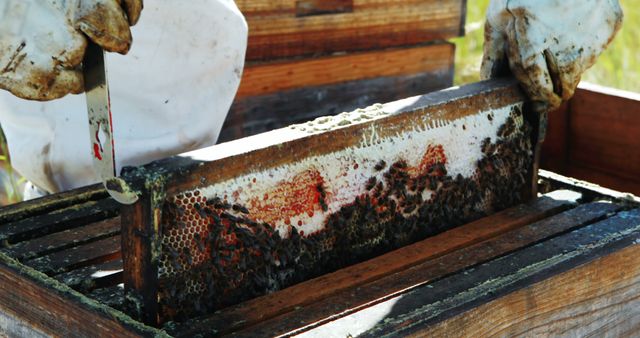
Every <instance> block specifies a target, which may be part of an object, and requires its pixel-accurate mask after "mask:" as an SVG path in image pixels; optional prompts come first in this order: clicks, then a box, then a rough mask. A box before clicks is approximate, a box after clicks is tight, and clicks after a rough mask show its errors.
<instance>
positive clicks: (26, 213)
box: [0, 184, 108, 225]
mask: <svg viewBox="0 0 640 338" xmlns="http://www.w3.org/2000/svg"><path fill="white" fill-rule="evenodd" d="M105 197H108V194H107V191H106V190H105V189H104V187H103V186H102V184H95V185H91V186H87V187H83V188H78V189H74V190H69V191H65V192H62V193H58V194H51V195H48V196H44V197H41V198H37V199H34V200H30V201H26V202H22V203H16V204H12V205H9V206H6V207H2V208H0V225H1V224H4V223H8V222H15V221H18V220H20V219H24V218H29V217H33V216H35V215H40V214H44V213H47V212H51V211H53V210H56V209H62V208H66V207H69V206H72V205H77V204H80V203H84V202H87V201H93V200H99V199H103V198H105Z"/></svg>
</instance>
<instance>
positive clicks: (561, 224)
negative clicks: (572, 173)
mask: <svg viewBox="0 0 640 338" xmlns="http://www.w3.org/2000/svg"><path fill="white" fill-rule="evenodd" d="M612 94H613V92H611V91H609V90H602V89H598V90H594V89H593V88H591V89H586V88H584V87H582V88H580V89H579V91H578V93H577V96H576V98H577V99H581V100H585V102H590V104H589V105H587V106H586V107H588V109H586V110H584V109H585V105H581V104H573V103H574V102H573V101H572V102H571V103H570V104H569V110H568V112H570V114H571V117H572V118H571V120H573V121H580V120H581V119H582V118H583V117H585V116H591V117H592V119H594V120H597V119H605V118H606V117H607V116H609V115H610V113H609V111H608V110H607V109H592V108H593V107H598V106H600V104H602V103H606V105H605V107H621V108H620V109H619V110H617V111H618V112H622V113H621V114H620V115H618V116H617V117H616V119H614V121H629V119H633V118H635V116H636V114H637V111H638V110H637V109H638V108H637V107H638V102H640V100H638V99H637V98H636V99H634V97H635V96H634V95H630V94H627V93H619V92H617V93H616V94H617V95H612ZM590 99H592V100H590ZM587 100H589V101H587ZM566 112H567V111H565V113H566ZM599 112H600V113H599ZM566 116H567V115H562V114H556V115H554V114H552V115H551V117H552V121H553V118H554V117H559V118H561V120H564V117H566ZM552 123H554V122H552ZM622 125H624V124H621V127H620V129H619V132H620V133H621V134H623V135H627V133H631V132H632V131H633V130H634V129H633V128H635V125H633V124H627V125H626V127H625V126H622ZM553 126H562V124H559V123H557V124H554V125H552V127H551V128H550V130H549V133H548V142H549V143H548V144H547V147H551V149H566V147H564V146H559V145H562V143H561V142H557V141H555V140H558V139H565V140H566V139H567V138H566V137H565V136H566V135H568V134H571V135H573V134H580V131H579V130H574V129H572V128H573V127H572V126H573V123H568V124H566V125H565V126H568V128H569V129H568V130H567V129H565V128H564V127H563V128H555V127H553ZM588 136H589V135H583V136H582V137H583V139H584V140H589V138H588ZM623 142H627V143H625V144H626V146H625V147H628V148H626V150H624V154H625V155H626V156H627V157H628V158H631V159H634V158H637V156H638V154H639V153H638V149H640V148H638V147H635V146H633V144H634V143H633V142H637V140H635V139H633V138H624V139H623ZM584 144H586V145H587V146H588V147H592V148H595V149H597V147H604V148H603V150H601V151H605V152H606V149H607V148H608V147H609V148H610V147H612V145H611V143H610V142H601V143H598V146H597V147H596V145H595V144H593V143H592V142H588V141H587V142H586V143H584ZM619 144H620V143H617V144H616V145H615V146H614V147H619ZM548 149H549V148H548ZM570 149H574V151H577V149H576V148H570ZM609 150H610V151H611V153H612V154H615V153H616V151H618V149H609ZM553 154H555V153H551V152H547V153H546V155H545V156H543V163H552V162H553V161H552V160H554V158H557V157H555V155H553ZM573 156H575V155H573ZM549 161H551V162H549ZM561 163H562V162H561ZM564 163H566V162H564ZM603 163H604V165H602V166H600V167H598V168H597V170H594V169H589V168H588V167H587V168H586V169H583V170H582V173H586V174H588V175H594V176H593V177H595V178H597V175H596V174H597V173H599V172H603V171H604V172H609V173H614V172H615V166H607V165H606V164H608V163H615V162H607V161H605V162H603ZM572 165H575V163H574V164H572ZM611 176H613V175H611ZM541 178H542V181H541V184H542V185H541V191H542V192H550V194H549V195H545V196H542V197H540V198H539V199H537V200H535V201H532V202H530V203H527V204H521V205H518V206H516V207H514V208H510V209H507V210H505V211H503V212H499V213H496V214H494V215H491V216H489V217H487V218H483V219H480V220H478V221H476V222H472V223H469V224H466V225H463V226H461V227H458V228H456V229H454V230H450V231H447V232H444V233H442V234H440V235H438V236H436V237H431V238H428V239H426V240H424V241H421V242H418V243H416V244H414V245H411V246H408V247H405V248H402V249H399V250H396V251H393V252H390V253H388V254H385V255H383V256H380V257H377V258H375V259H373V260H370V261H367V262H362V263H360V264H356V265H353V266H351V267H348V268H345V269H342V270H338V271H336V272H334V273H332V274H328V275H325V276H321V277H318V278H316V279H312V280H309V281H307V282H304V283H303V284H299V285H296V286H293V287H291V288H288V289H285V290H281V291H279V292H277V293H274V294H271V295H267V296H263V297H259V298H255V299H253V300H251V301H248V302H244V303H241V304H237V305H235V306H232V307H228V308H225V309H223V310H221V311H219V312H217V313H215V314H213V315H210V316H206V317H201V318H194V319H192V320H191V321H188V322H186V323H169V324H167V325H165V326H164V327H162V328H161V329H155V328H153V327H150V326H146V325H144V324H142V323H141V322H139V321H136V320H134V319H132V318H131V317H130V315H132V314H135V313H136V311H135V309H133V310H134V311H131V310H126V309H125V308H124V307H123V305H124V304H125V300H124V289H123V288H122V286H121V283H122V282H123V272H122V261H121V260H120V257H121V252H122V251H121V245H120V236H121V234H122V232H121V231H120V230H119V228H120V224H121V215H120V211H119V208H118V206H117V205H116V204H115V203H114V202H113V201H112V200H110V199H109V198H108V196H107V194H106V192H105V191H104V190H103V189H101V188H100V187H99V186H93V187H87V188H83V189H79V190H75V191H70V192H67V193H64V194H59V195H52V196H49V197H46V198H43V199H40V200H35V201H31V202H25V203H21V204H17V205H14V206H11V207H5V208H2V209H0V236H1V238H2V240H3V241H2V243H3V247H2V249H0V308H1V309H2V311H1V313H0V331H2V332H3V333H4V334H7V335H9V336H12V335H17V336H21V335H22V336H24V335H37V334H51V335H57V336H65V337H92V336H123V337H124V336H169V335H171V336H183V337H190V336H194V335H197V334H200V335H205V336H223V335H227V334H231V333H234V334H235V336H251V337H256V336H272V335H274V334H284V335H289V334H294V333H301V332H305V331H311V333H315V334H316V335H319V336H323V335H326V334H328V333H332V332H333V333H336V332H337V333H345V334H346V333H353V334H355V333H363V334H365V336H366V335H368V336H379V335H381V334H391V335H393V334H422V335H459V336H460V335H461V336H476V335H485V334H491V333H495V332H496V327H500V329H499V330H500V332H501V333H503V334H505V335H511V334H517V333H522V332H532V333H536V334H541V335H551V334H554V333H557V332H564V333H567V334H573V333H575V334H578V333H580V334H584V333H585V332H592V333H598V332H600V333H601V332H603V331H602V330H605V331H606V332H609V333H624V332H634V330H637V329H638V327H639V325H640V323H639V322H638V318H640V317H639V316H638V309H640V304H638V301H637V297H636V295H637V293H638V285H639V282H638V281H640V268H639V267H640V262H639V261H638V257H640V246H639V245H638V240H637V239H638V238H639V237H640V228H639V225H640V213H639V212H638V209H637V208H638V206H639V205H640V204H638V202H639V201H638V199H637V198H635V197H633V196H631V195H626V194H622V193H619V192H616V191H612V190H608V189H603V188H600V187H597V186H594V185H592V184H587V183H585V182H580V181H576V180H573V179H568V178H566V177H561V176H558V175H555V174H551V173H543V174H542V175H541ZM615 182H618V184H622V183H624V182H626V179H625V178H622V179H618V180H615ZM631 182H633V181H631ZM629 186H630V187H632V185H629ZM562 190H569V192H567V191H562ZM148 215H149V216H152V215H151V214H148ZM145 235H146V234H145V233H144V232H140V231H139V232H136V236H139V237H140V238H144V237H145ZM121 310H124V312H122V311H121ZM363 323H367V324H366V325H363ZM611 323H614V324H615V325H612V324H611ZM527 330H535V331H527Z"/></svg>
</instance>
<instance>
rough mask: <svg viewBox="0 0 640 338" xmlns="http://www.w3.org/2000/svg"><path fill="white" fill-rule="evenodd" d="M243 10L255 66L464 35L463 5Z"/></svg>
mask: <svg viewBox="0 0 640 338" xmlns="http://www.w3.org/2000/svg"><path fill="white" fill-rule="evenodd" d="M305 2H309V1H305ZM313 2H314V3H322V2H318V1H313ZM340 2H341V3H342V2H344V1H340ZM237 4H238V7H239V8H240V10H241V11H242V12H243V14H244V15H245V17H246V19H247V23H248V24H249V46H248V50H247V60H249V61H253V60H270V59H274V58H282V57H291V56H302V55H307V56H308V55H314V54H318V53H323V54H331V53H334V52H340V51H357V50H371V49H379V48H387V47H392V46H406V45H414V44H418V43H423V42H425V41H433V40H445V39H448V38H451V37H455V36H459V35H462V34H463V31H464V30H463V21H464V19H463V17H462V16H463V15H462V14H463V12H464V5H465V1H463V0H446V1H437V0H421V1H419V0H405V1H397V0H393V1H380V0H354V1H353V9H352V10H351V11H347V12H346V13H344V11H339V12H342V13H335V14H331V13H329V14H327V13H326V11H322V10H320V11H319V13H323V14H324V15H312V16H298V15H297V14H298V12H299V10H300V9H299V6H298V4H299V2H298V1H296V0H287V1H237ZM347 8H348V6H347Z"/></svg>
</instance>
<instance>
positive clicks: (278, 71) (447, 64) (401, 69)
mask: <svg viewBox="0 0 640 338" xmlns="http://www.w3.org/2000/svg"><path fill="white" fill-rule="evenodd" d="M454 53H455V45H453V44H449V43H441V44H435V45H427V46H420V47H413V48H397V49H387V50H381V51H371V52H362V53H350V54H346V55H334V56H325V57H318V58H309V59H301V60H283V61H280V62H271V63H262V64H255V65H248V66H247V67H246V68H245V69H244V72H243V74H242V82H241V85H240V88H239V89H238V93H237V94H236V98H243V97H247V96H256V95H265V94H272V93H275V92H280V91H284V90H290V89H297V88H309V87H317V86H322V85H329V84H337V83H342V82H349V81H356V80H365V79H373V78H378V77H389V76H402V75H415V74H419V73H428V72H437V71H449V70H450V69H451V68H452V66H453V65H452V62H453V56H454ZM403 97H408V96H403ZM293 99H295V98H292V100H293Z"/></svg>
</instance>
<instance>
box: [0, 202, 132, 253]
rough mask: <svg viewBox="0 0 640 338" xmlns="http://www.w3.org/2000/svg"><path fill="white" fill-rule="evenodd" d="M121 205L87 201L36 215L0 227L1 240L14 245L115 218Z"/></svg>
mask: <svg viewBox="0 0 640 338" xmlns="http://www.w3.org/2000/svg"><path fill="white" fill-rule="evenodd" d="M119 211H120V205H119V203H118V202H116V201H114V200H113V199H110V198H109V199H103V200H98V201H87V202H84V203H81V204H77V205H72V206H68V207H65V208H62V209H57V210H55V211H52V212H49V213H47V214H41V215H36V216H33V217H29V218H24V219H21V220H18V221H15V222H10V223H7V224H4V225H2V226H0V240H2V241H4V243H5V245H6V244H14V243H17V242H19V241H24V240H28V239H32V238H36V237H40V236H45V235H48V234H51V233H54V232H58V231H63V230H66V229H71V228H74V227H78V226H82V225H85V224H88V223H92V222H97V221H101V220H103V219H106V218H111V217H114V216H116V215H117V214H118V212H119Z"/></svg>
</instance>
